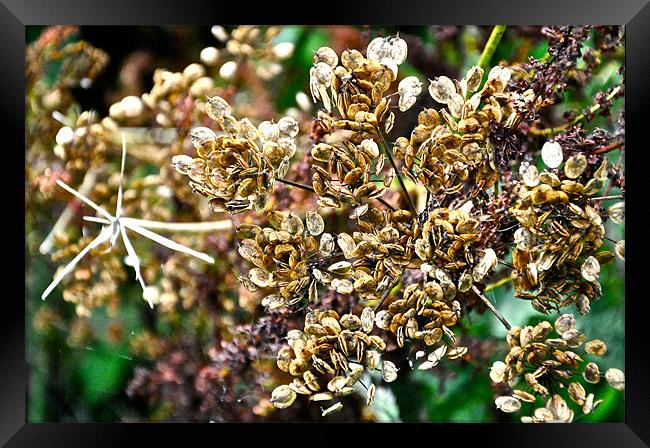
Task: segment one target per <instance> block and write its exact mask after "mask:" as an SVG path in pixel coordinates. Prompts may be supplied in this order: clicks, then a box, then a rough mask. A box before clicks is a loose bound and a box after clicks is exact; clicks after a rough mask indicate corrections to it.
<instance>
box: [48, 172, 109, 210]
mask: <svg viewBox="0 0 650 448" xmlns="http://www.w3.org/2000/svg"><path fill="white" fill-rule="evenodd" d="M56 183H57V184H58V185H59V186H60V187H61V188H63V189H64V190H65V191H67V192H68V193H70V194H72V195H74V196H76V197H77V198H78V199H80V200H81V201H82V202H84V203H86V204H88V205H89V206H91V207H92V208H94V209H95V210H96V211H97V212H98V213H99V214H101V215H103V216H104V217H105V218H107V219H113V216H112V215H111V214H110V213H108V212H107V211H106V210H104V209H103V208H102V207H100V206H99V205H97V204H95V203H94V202H93V201H92V200H90V199H88V198H87V197H86V196H84V195H83V194H81V193H79V192H78V191H77V190H75V189H74V188H72V187H69V186H68V185H67V184H66V183H65V182H63V181H61V180H58V179H57V181H56Z"/></svg>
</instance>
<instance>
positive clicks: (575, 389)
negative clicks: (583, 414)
mask: <svg viewBox="0 0 650 448" xmlns="http://www.w3.org/2000/svg"><path fill="white" fill-rule="evenodd" d="M568 391H569V397H571V400H573V402H574V403H576V404H577V405H579V406H582V405H583V404H584V402H585V398H586V396H587V392H586V391H585V388H584V387H583V386H582V384H580V383H571V384H569V389H568Z"/></svg>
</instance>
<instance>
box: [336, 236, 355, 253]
mask: <svg viewBox="0 0 650 448" xmlns="http://www.w3.org/2000/svg"><path fill="white" fill-rule="evenodd" d="M337 243H338V245H339V247H340V248H341V250H342V251H343V255H344V256H345V257H346V258H349V257H350V256H351V255H352V252H354V249H356V247H357V245H356V243H355V242H354V239H353V238H352V237H351V236H350V235H348V234H347V233H339V235H338V237H337Z"/></svg>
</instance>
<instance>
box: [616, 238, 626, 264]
mask: <svg viewBox="0 0 650 448" xmlns="http://www.w3.org/2000/svg"><path fill="white" fill-rule="evenodd" d="M614 252H616V255H618V257H619V258H620V259H621V260H625V240H620V241H618V242H617V243H616V246H614Z"/></svg>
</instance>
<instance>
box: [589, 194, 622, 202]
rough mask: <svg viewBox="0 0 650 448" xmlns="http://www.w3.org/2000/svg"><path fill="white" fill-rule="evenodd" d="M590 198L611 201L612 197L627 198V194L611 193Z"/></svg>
mask: <svg viewBox="0 0 650 448" xmlns="http://www.w3.org/2000/svg"><path fill="white" fill-rule="evenodd" d="M589 199H591V200H592V201H609V200H611V199H625V196H623V195H622V194H614V195H611V196H598V197H595V198H589Z"/></svg>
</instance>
